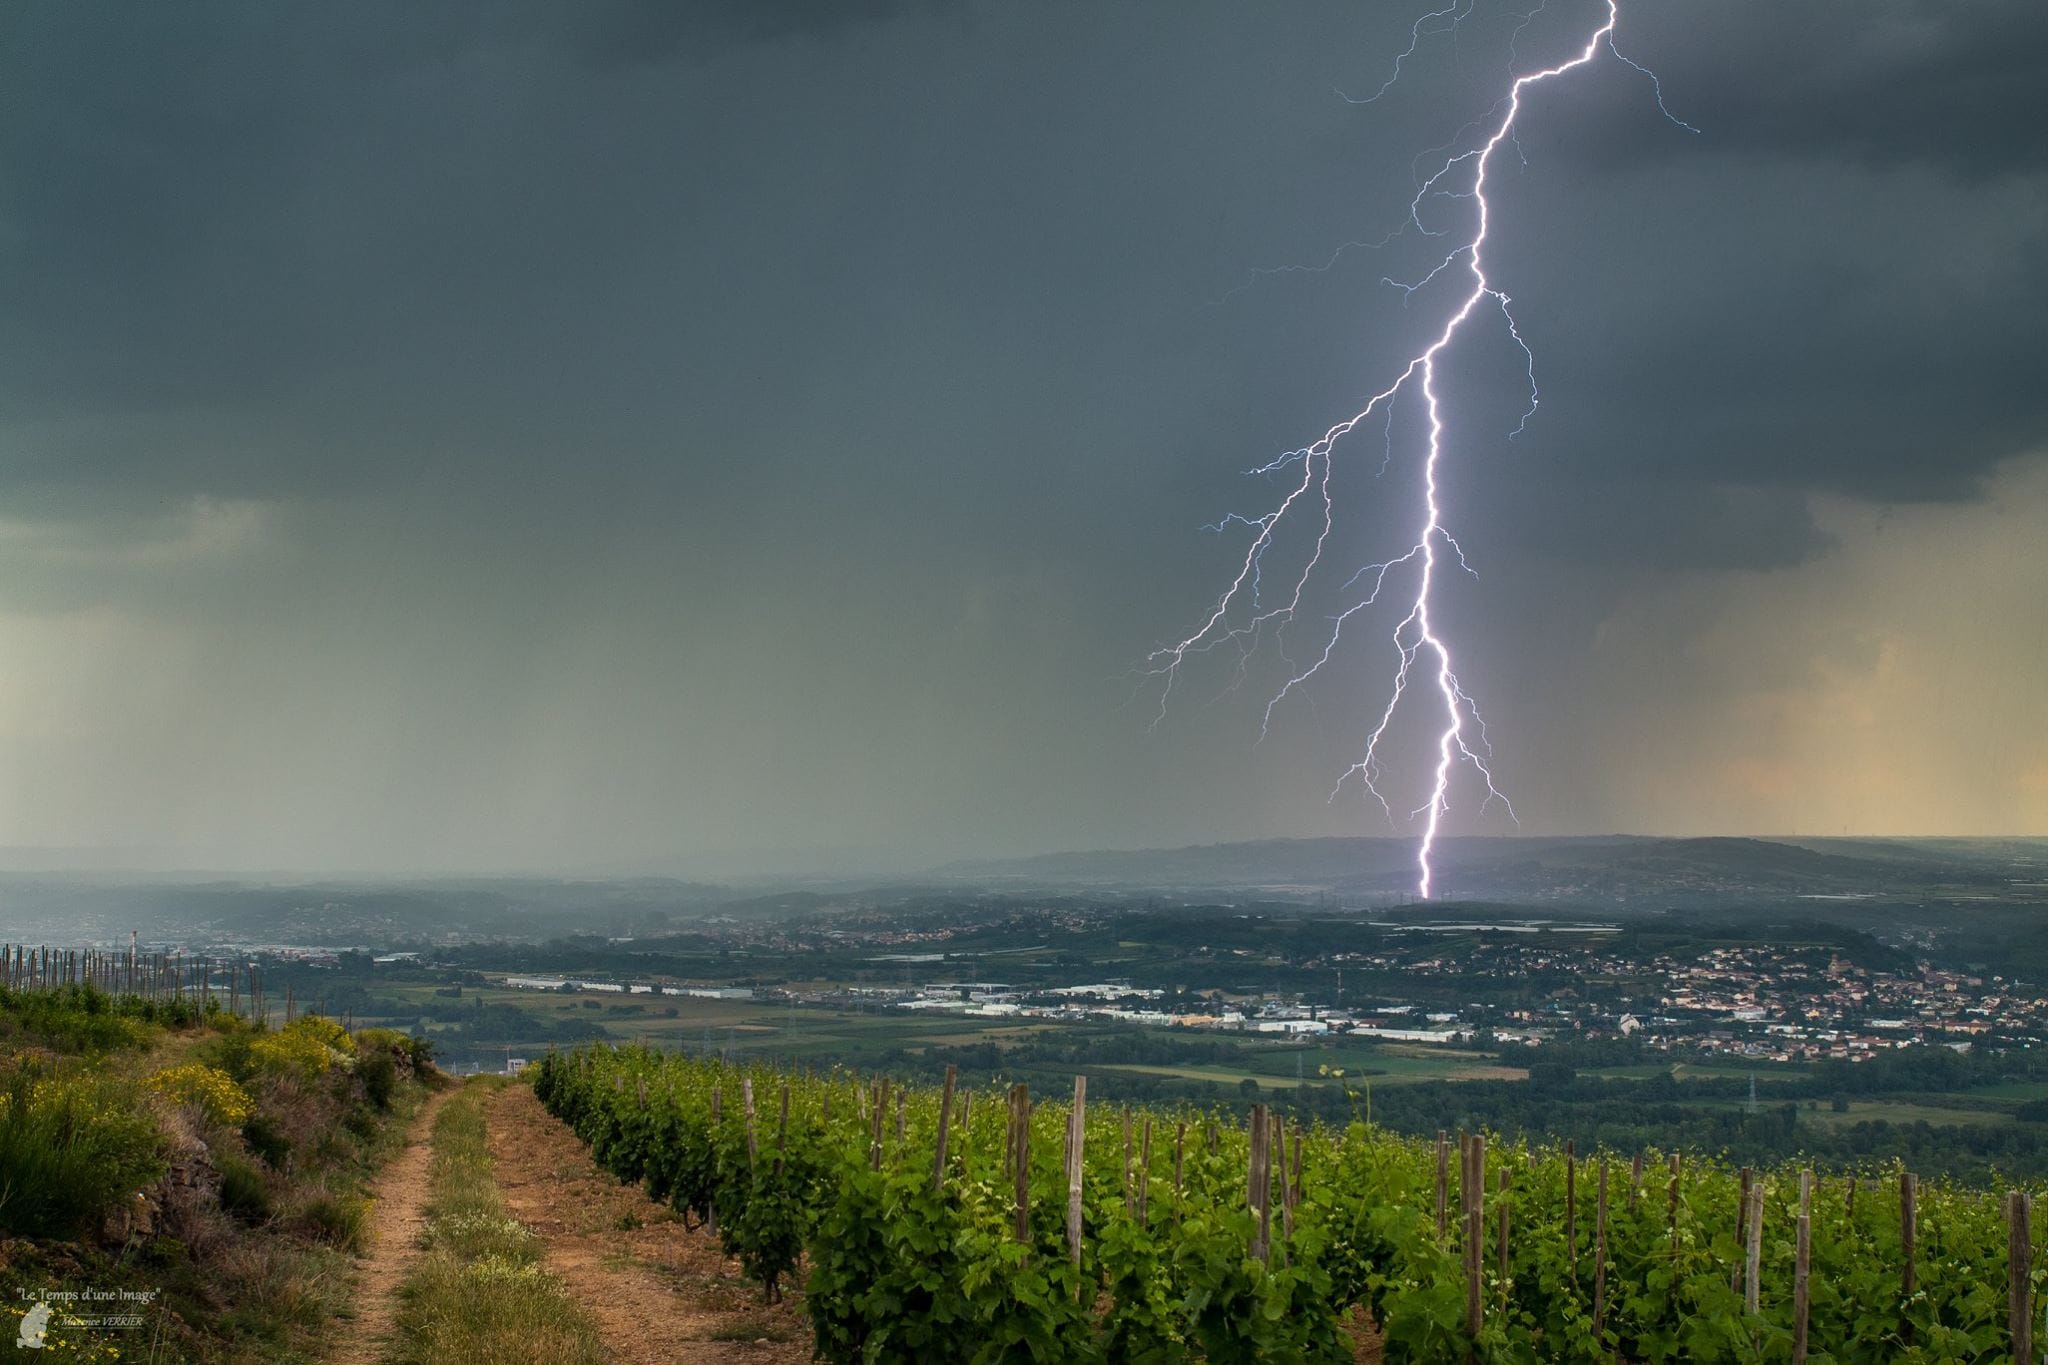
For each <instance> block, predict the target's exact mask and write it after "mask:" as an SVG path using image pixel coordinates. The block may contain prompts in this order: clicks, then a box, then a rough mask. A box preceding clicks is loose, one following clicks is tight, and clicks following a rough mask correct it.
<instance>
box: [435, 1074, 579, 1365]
mask: <svg viewBox="0 0 2048 1365" xmlns="http://www.w3.org/2000/svg"><path fill="white" fill-rule="evenodd" d="M500 1084H502V1081H494V1080H491V1079H489V1078H483V1079H479V1080H475V1081H472V1082H470V1083H469V1085H468V1086H466V1087H465V1088H464V1090H463V1091H462V1093H461V1094H458V1095H456V1096H455V1097H453V1098H452V1099H450V1100H449V1101H448V1103H446V1104H445V1105H443V1106H442V1107H441V1112H440V1113H439V1114H438V1115H436V1116H435V1119H434V1165H433V1175H432V1180H433V1192H432V1196H431V1198H430V1200H429V1202H428V1206H427V1213H428V1221H427V1228H426V1232H425V1233H424V1245H425V1247H426V1254H425V1255H424V1256H422V1257H421V1258H420V1262H419V1264H418V1266H417V1267H415V1269H414V1270H413V1272H412V1274H411V1276H410V1277H408V1279H407V1280H406V1283H405V1287H404V1290H403V1291H402V1293H403V1299H402V1302H401V1305H400V1308H399V1313H398V1332H399V1343H398V1351H397V1355H396V1357H395V1359H396V1360H398V1361H400V1362H402V1363H403V1365H412V1363H413V1362H419V1365H426V1363H427V1362H435V1361H450V1360H461V1361H480V1362H511V1361H545V1362H548V1363H549V1365H586V1363H587V1365H599V1362H601V1361H602V1360H603V1359H604V1350H603V1347H602V1346H601V1345H600V1344H599V1342H598V1338H597V1332H596V1329H595V1328H593V1327H592V1326H591V1324H590V1321H589V1319H588V1318H586V1317H585V1316H584V1315H583V1313H582V1311H581V1310H580V1309H578V1308H577V1307H576V1305H575V1304H574V1303H572V1302H570V1300H569V1297H568V1295H567V1294H565V1293H564V1292H563V1291H562V1286H561V1285H560V1283H559V1282H557V1281H556V1280H555V1279H554V1277H552V1276H551V1275H549V1274H548V1273H547V1271H546V1270H545V1269H544V1268H543V1267H542V1266H541V1247H540V1244H539V1242H538V1240H537V1239H536V1238H535V1237H534V1235H533V1234H532V1233H530V1232H528V1231H527V1230H526V1228H524V1227H523V1226H521V1225H520V1224H519V1222H518V1221H517V1220H515V1219H513V1218H511V1217H509V1216H507V1214H506V1213H505V1204H504V1201H503V1200H502V1199H501V1198H500V1197H499V1195H498V1186H497V1182H496V1181H494V1180H493V1179H492V1178H491V1158H490V1153H489V1151H488V1150H487V1148H486V1146H485V1142H484V1132H485V1130H484V1112H483V1106H484V1102H485V1101H486V1100H487V1099H488V1098H489V1097H490V1095H491V1094H492V1093H493V1092H494V1091H495V1090H496V1089H497V1088H498V1086H499V1085H500Z"/></svg>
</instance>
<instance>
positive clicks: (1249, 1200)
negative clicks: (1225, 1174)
mask: <svg viewBox="0 0 2048 1365" xmlns="http://www.w3.org/2000/svg"><path fill="white" fill-rule="evenodd" d="M1248 1136H1249V1137H1250V1138H1251V1143H1250V1150H1249V1152H1248V1154H1247V1156H1246V1158H1245V1189H1244V1197H1245V1205H1246V1207H1248V1208H1249V1209H1250V1210H1251V1213H1252V1244H1251V1255H1252V1259H1253V1260H1255V1261H1264V1260H1266V1259H1267V1257H1268V1255H1269V1253H1270V1252H1271V1250H1272V1244H1273V1210H1272V1206H1271V1202H1270V1201H1271V1198H1272V1193H1273V1187H1272V1175H1273V1166H1272V1160H1273V1147H1272V1143H1273V1130H1272V1128H1271V1126H1270V1125H1269V1124H1268V1122H1267V1119H1266V1106H1265V1105H1263V1104H1255V1105H1253V1106H1252V1115H1251V1121H1250V1124H1249V1133H1248Z"/></svg>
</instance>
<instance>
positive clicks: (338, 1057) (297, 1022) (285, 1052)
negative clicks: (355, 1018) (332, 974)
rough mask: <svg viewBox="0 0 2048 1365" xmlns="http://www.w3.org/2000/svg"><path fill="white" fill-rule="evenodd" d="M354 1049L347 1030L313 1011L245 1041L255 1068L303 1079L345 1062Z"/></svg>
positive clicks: (311, 1078) (314, 1078)
mask: <svg viewBox="0 0 2048 1365" xmlns="http://www.w3.org/2000/svg"><path fill="white" fill-rule="evenodd" d="M354 1051H355V1044H354V1043H353V1042H352V1041H351V1040H350V1038H349V1036H348V1031H347V1030H346V1029H344V1028H342V1026H341V1025H339V1024H337V1023H335V1022H334V1021H333V1020H332V1019H327V1018H323V1017H322V1016H320V1015H317V1014H308V1015H303V1016H301V1017H300V1018H297V1019H294V1020H293V1021H292V1022H291V1023H289V1024H286V1025H285V1026H284V1027H283V1028H281V1029H279V1030H278V1031H277V1032H275V1033H269V1034H264V1035H263V1036H261V1037H259V1038H257V1039H255V1040H254V1041H253V1042H251V1043H250V1044H249V1056H250V1059H251V1060H252V1061H253V1062H254V1064H255V1066H256V1068H257V1069H258V1070H260V1071H264V1072H267V1073H269V1074H271V1075H278V1076H296V1077H298V1078H299V1079H300V1080H306V1081H311V1080H317V1079H318V1078H319V1077H321V1076H322V1075H325V1074H326V1073H327V1071H328V1070H329V1069H331V1068H332V1067H335V1066H337V1065H341V1064H345V1063H346V1062H347V1061H348V1060H349V1058H350V1057H351V1055H352V1054H353V1053H354Z"/></svg>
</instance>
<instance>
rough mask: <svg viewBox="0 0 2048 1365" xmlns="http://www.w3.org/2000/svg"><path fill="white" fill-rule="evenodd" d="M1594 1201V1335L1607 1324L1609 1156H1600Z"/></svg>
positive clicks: (1598, 1333) (1597, 1334)
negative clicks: (1596, 1191)
mask: <svg viewBox="0 0 2048 1365" xmlns="http://www.w3.org/2000/svg"><path fill="white" fill-rule="evenodd" d="M1596 1183H1597V1185H1598V1187H1599V1188H1598V1193H1597V1194H1596V1195H1595V1196H1594V1203H1593V1335H1594V1336H1596V1337H1597V1336H1599V1335H1600V1332H1601V1330H1602V1329H1603V1328H1604V1327H1606V1325H1607V1158H1605V1157H1601V1158H1600V1176H1599V1179H1598V1181H1597V1182H1596Z"/></svg>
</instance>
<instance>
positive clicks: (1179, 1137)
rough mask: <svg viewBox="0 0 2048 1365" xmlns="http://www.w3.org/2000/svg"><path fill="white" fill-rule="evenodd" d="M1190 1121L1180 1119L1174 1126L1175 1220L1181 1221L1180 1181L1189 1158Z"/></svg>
mask: <svg viewBox="0 0 2048 1365" xmlns="http://www.w3.org/2000/svg"><path fill="white" fill-rule="evenodd" d="M1187 1149H1188V1121H1187V1120H1186V1119H1182V1120H1180V1121H1179V1122H1178V1123H1176V1124H1174V1126H1173V1221H1174V1222H1176V1223H1178V1222H1179V1221H1180V1182H1181V1169H1182V1164H1183V1163H1184V1162H1185V1160H1186V1159H1187Z"/></svg>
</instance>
